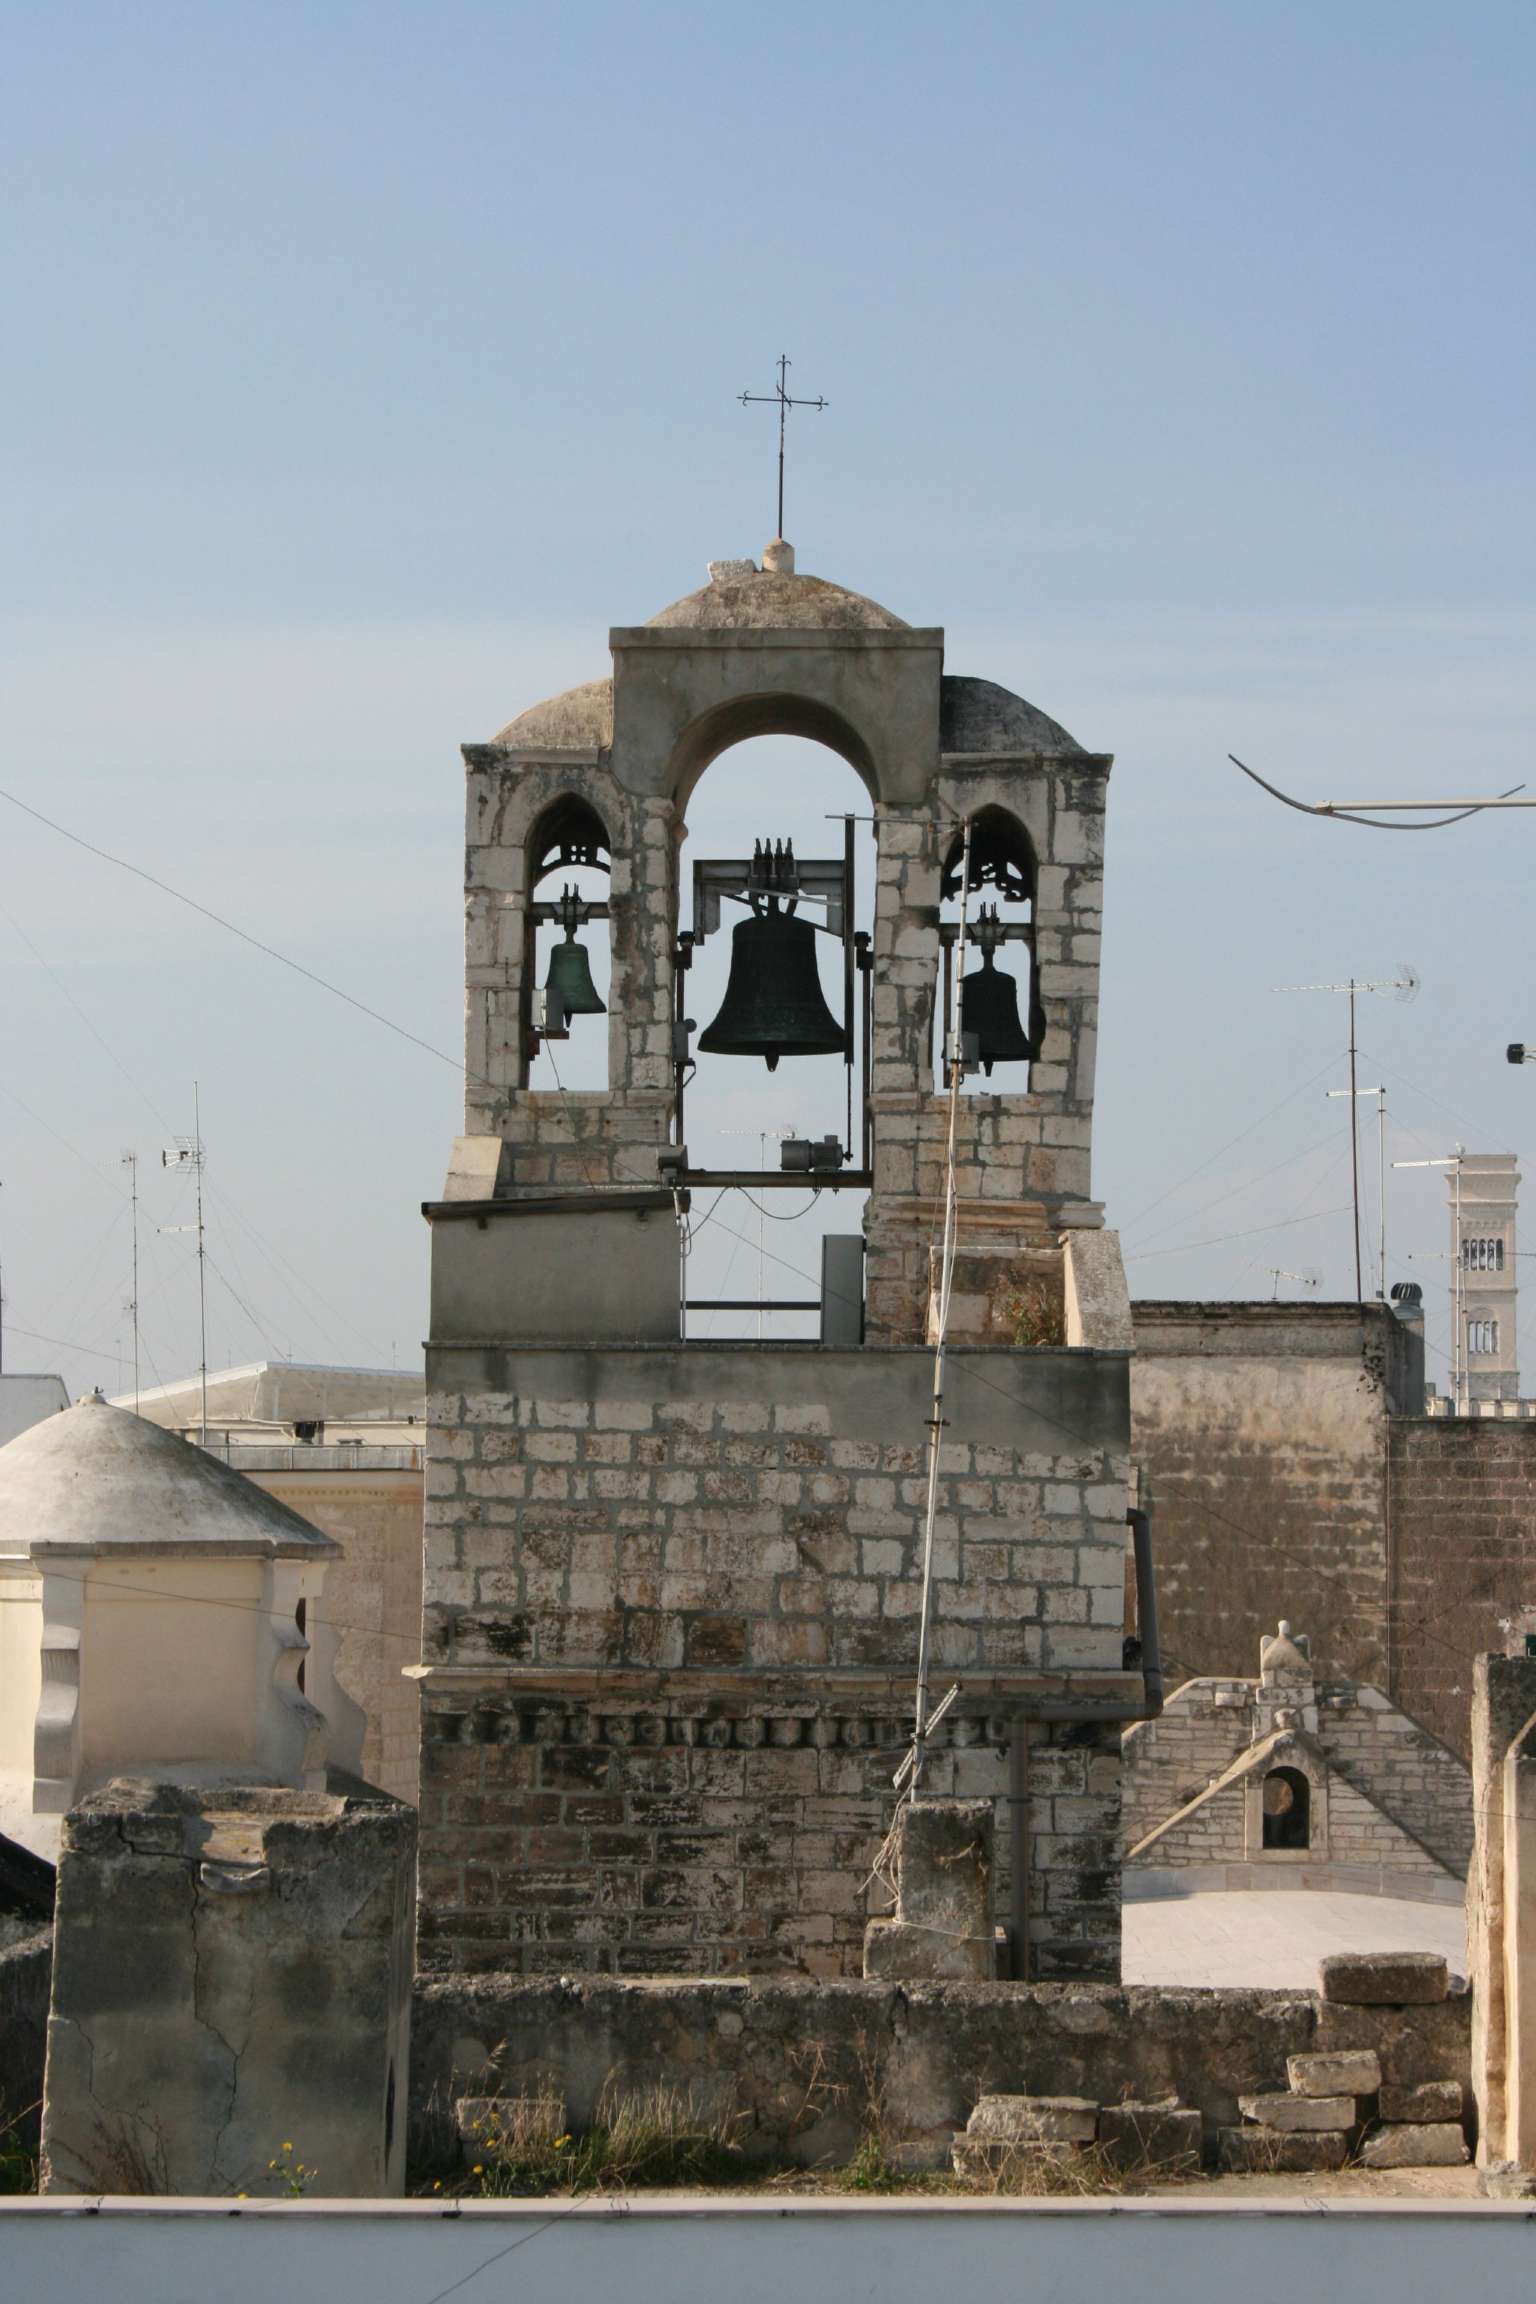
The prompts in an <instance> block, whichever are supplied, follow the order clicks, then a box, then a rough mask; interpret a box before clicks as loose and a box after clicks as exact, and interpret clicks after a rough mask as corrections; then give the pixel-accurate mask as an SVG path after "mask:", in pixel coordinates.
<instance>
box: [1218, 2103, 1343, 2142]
mask: <svg viewBox="0 0 1536 2304" xmlns="http://www.w3.org/2000/svg"><path fill="white" fill-rule="evenodd" d="M1237 2103H1238V2110H1239V2111H1240V2112H1241V2113H1242V2115H1243V2118H1244V2119H1245V2120H1256V2121H1257V2122H1258V2123H1259V2124H1260V2126H1261V2127H1265V2128H1280V2129H1283V2130H1284V2131H1285V2133H1286V2134H1287V2135H1292V2134H1294V2133H1296V2132H1297V2131H1299V2130H1327V2129H1337V2130H1339V2131H1340V2132H1341V2133H1344V2132H1347V2131H1348V2130H1349V2129H1351V2128H1353V2126H1354V2124H1355V2100H1354V2098H1353V2096H1280V2095H1265V2096H1239V2098H1238V2100H1237Z"/></svg>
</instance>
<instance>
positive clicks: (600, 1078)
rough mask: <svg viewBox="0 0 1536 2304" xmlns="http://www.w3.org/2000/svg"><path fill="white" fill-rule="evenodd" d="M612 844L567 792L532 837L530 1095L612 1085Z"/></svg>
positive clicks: (527, 981)
mask: <svg viewBox="0 0 1536 2304" xmlns="http://www.w3.org/2000/svg"><path fill="white" fill-rule="evenodd" d="M609 873H610V843H609V838H608V829H607V826H606V825H605V824H604V823H603V820H602V818H601V817H600V816H599V815H598V813H597V810H596V809H595V808H594V807H593V806H592V805H591V803H590V802H589V801H586V800H583V799H581V798H580V797H579V796H578V795H577V794H575V793H567V794H566V795H565V796H564V797H563V798H561V799H559V800H556V801H555V802H554V803H553V804H552V805H551V806H550V807H548V808H546V809H545V811H544V813H543V815H542V816H541V817H540V818H539V819H538V822H537V823H536V824H535V825H534V827H533V830H532V832H531V833H530V834H529V837H528V851H527V890H528V915H527V937H526V944H525V957H524V996H523V1008H524V1017H525V1024H526V1029H527V1032H528V1036H529V1040H528V1044H529V1047H530V1049H531V1050H532V1051H533V1053H532V1057H531V1061H530V1063H529V1066H528V1085H529V1087H530V1088H536V1089H537V1088H543V1089H556V1090H558V1089H562V1088H564V1089H579V1088H589V1089H590V1088H606V1087H607V1086H608V1085H609V1077H608V989H609V985H610V983H611V981H612V974H613V964H612V936H611V923H610V920H609V916H608V888H609Z"/></svg>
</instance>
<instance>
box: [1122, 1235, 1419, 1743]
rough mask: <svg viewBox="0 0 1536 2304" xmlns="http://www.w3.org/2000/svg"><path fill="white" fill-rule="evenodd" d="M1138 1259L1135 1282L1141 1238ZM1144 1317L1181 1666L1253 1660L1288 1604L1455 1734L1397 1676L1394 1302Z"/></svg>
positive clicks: (1150, 1460)
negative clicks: (1393, 1621) (1392, 1553)
mask: <svg viewBox="0 0 1536 2304" xmlns="http://www.w3.org/2000/svg"><path fill="white" fill-rule="evenodd" d="M1126 1255H1127V1261H1128V1263H1129V1265H1130V1268H1131V1272H1132V1277H1133V1279H1134V1275H1135V1242H1134V1238H1133V1239H1132V1240H1131V1241H1130V1242H1128V1243H1127V1248H1126ZM1132 1318H1133V1322H1134V1326H1135V1334H1136V1353H1135V1358H1134V1359H1133V1361H1132V1364H1131V1420H1132V1431H1133V1435H1134V1444H1135V1456H1136V1462H1137V1465H1138V1467H1139V1469H1140V1475H1141V1487H1142V1495H1143V1498H1145V1499H1148V1500H1149V1501H1150V1503H1151V1506H1152V1511H1153V1517H1154V1535H1155V1544H1156V1553H1157V1567H1158V1608H1159V1613H1160V1616H1161V1624H1162V1637H1163V1649H1164V1660H1165V1663H1166V1664H1167V1666H1168V1669H1169V1673H1170V1676H1171V1677H1172V1678H1174V1679H1177V1678H1178V1677H1179V1676H1181V1675H1188V1676H1196V1675H1201V1676H1216V1677H1233V1676H1240V1675H1242V1674H1244V1673H1248V1672H1251V1671H1252V1669H1253V1660H1254V1658H1255V1656H1256V1655H1257V1653H1258V1643H1259V1640H1260V1637H1261V1636H1262V1635H1263V1634H1264V1633H1265V1632H1267V1631H1270V1630H1272V1629H1273V1627H1274V1624H1275V1622H1276V1620H1277V1619H1278V1618H1279V1617H1281V1616H1285V1617H1289V1618H1290V1619H1291V1620H1292V1621H1293V1622H1294V1623H1297V1624H1300V1625H1304V1626H1305V1627H1306V1629H1307V1631H1308V1632H1309V1633H1310V1634H1311V1636H1312V1644H1313V1651H1314V1653H1315V1654H1316V1655H1317V1656H1319V1657H1326V1658H1327V1660H1328V1665H1329V1668H1330V1670H1331V1671H1333V1672H1334V1673H1336V1674H1337V1675H1338V1677H1339V1678H1341V1679H1343V1678H1349V1679H1351V1680H1356V1681H1368V1682H1371V1683H1373V1684H1375V1685H1377V1686H1380V1687H1388V1686H1391V1688H1392V1692H1393V1693H1394V1694H1395V1695H1396V1696H1397V1697H1398V1699H1399V1701H1401V1702H1403V1703H1404V1704H1405V1706H1406V1708H1407V1710H1408V1711H1410V1712H1411V1713H1413V1714H1414V1716H1415V1717H1416V1718H1422V1719H1424V1720H1425V1722H1426V1724H1427V1725H1428V1726H1430V1727H1431V1728H1433V1729H1435V1730H1436V1732H1437V1733H1439V1734H1441V1735H1442V1736H1444V1734H1445V1731H1444V1729H1443V1727H1442V1726H1441V1724H1440V1722H1439V1720H1438V1719H1437V1718H1436V1717H1435V1716H1434V1715H1433V1714H1432V1713H1427V1712H1425V1711H1424V1710H1423V1708H1422V1707H1421V1706H1420V1705H1419V1704H1417V1703H1416V1702H1415V1701H1414V1700H1413V1697H1412V1695H1411V1694H1410V1692H1409V1690H1408V1688H1407V1687H1406V1685H1404V1686H1403V1687H1401V1688H1399V1687H1397V1686H1396V1684H1395V1683H1391V1682H1389V1679H1388V1664H1389V1649H1390V1648H1391V1647H1392V1645H1393V1643H1392V1640H1391V1639H1390V1638H1389V1629H1388V1618H1389V1595H1390V1589H1391V1587H1390V1576H1389V1566H1388V1556H1387V1427H1388V1422H1389V1419H1390V1417H1391V1415H1392V1413H1393V1410H1394V1407H1395V1406H1397V1405H1398V1404H1399V1384H1400V1376H1401V1360H1402V1355H1403V1352H1404V1341H1403V1335H1402V1331H1401V1329H1400V1326H1399V1324H1398V1323H1397V1322H1396V1321H1395V1320H1394V1318H1393V1316H1392V1314H1391V1313H1390V1312H1388V1311H1386V1310H1378V1309H1376V1308H1375V1307H1358V1306H1354V1305H1306V1306H1300V1307H1297V1306H1292V1305H1285V1304H1281V1305H1275V1306H1271V1305H1268V1304H1261V1305H1250V1304H1171V1303H1156V1304H1149V1303H1144V1302H1143V1303H1133V1305H1132ZM1447 1740H1449V1739H1447Z"/></svg>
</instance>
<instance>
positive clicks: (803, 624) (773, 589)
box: [647, 560, 912, 632]
mask: <svg viewBox="0 0 1536 2304" xmlns="http://www.w3.org/2000/svg"><path fill="white" fill-rule="evenodd" d="M911 629H912V627H911V626H910V625H909V624H908V623H906V622H905V621H904V619H903V618H902V617H900V616H893V615H892V614H891V611H890V610H889V608H882V607H881V605H880V603H879V601H878V600H867V599H866V598H865V596H864V594H863V593H862V592H849V591H847V590H846V589H845V588H844V587H843V586H842V585H841V584H829V583H828V582H827V581H826V579H825V577H822V576H797V575H795V573H794V571H793V569H782V568H778V569H767V568H758V567H756V566H755V565H754V564H753V562H752V561H750V560H717V561H716V562H715V563H714V565H713V566H712V568H711V570H710V580H709V582H708V583H707V584H704V585H701V586H700V588H699V590H698V591H697V592H690V593H688V594H687V595H686V597H685V598H683V599H681V600H674V601H673V603H672V605H671V607H670V608H663V609H662V611H661V614H660V615H659V616H653V617H652V618H651V619H650V622H649V624H648V626H647V630H648V631H652V632H767V631H780V632H909V631H910V630H911Z"/></svg>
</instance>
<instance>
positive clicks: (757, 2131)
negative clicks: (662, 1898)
mask: <svg viewBox="0 0 1536 2304" xmlns="http://www.w3.org/2000/svg"><path fill="white" fill-rule="evenodd" d="M1470 2017H1471V1995H1470V1994H1469V1992H1468V1991H1467V1990H1466V1989H1465V1987H1463V1988H1462V1989H1461V1990H1459V1991H1456V1992H1453V1993H1452V1995H1451V1997H1450V1998H1449V1999H1447V2000H1444V2001H1441V2002H1440V2003H1438V2004H1437V2005H1434V2006H1429V2007H1421V2008H1355V2007H1345V2006H1340V2005H1335V2004H1332V2003H1325V2002H1323V2001H1321V2000H1319V1999H1318V1997H1317V1996H1316V1994H1314V1993H1310V1992H1170V1991H1164V1990H1158V1989H1151V1988H1138V1987H1134V1986H1130V1987H1119V1986H1114V1985H1107V1984H1097V1985H1095V1984H1036V1985H997V1984H933V1985H915V1984H913V1985H905V1986H891V1985H888V1984H859V1983H851V1982H841V1981H839V1982H831V1983H814V1982H800V1981H784V1982H779V1981H776V1980H775V1981H770V1980H767V1979H764V1980H761V1981H759V1980H756V1979H745V1978H744V1979H742V1980H740V1981H737V1980H735V1979H724V1978H720V1979H709V1980H689V1981H683V1980H677V1981H670V1980H669V1981H663V1982H653V1983H641V1982H635V1983H625V1982H620V1981H618V1980H617V1979H609V1978H601V1977H585V1978H580V1979H577V1978H572V1977H566V1978H563V1979H561V1980H560V1981H558V1982H556V1981H553V1980H551V1981H547V1982H542V1981H541V1982H534V1981H532V1980H529V1981H526V1982H523V1981H518V1980H515V1979H511V1978H492V1977H484V1976H474V1977H469V1976H453V1977H440V1978H435V1979H432V1980H423V1981H422V1982H420V1983H418V1986H417V1992H416V2005H415V2021H414V2029H413V2032H412V2039H411V2086H412V2100H413V2111H414V2118H413V2130H414V2132H413V2138H412V2147H413V2149H412V2158H413V2162H414V2164H415V2166H416V2167H417V2168H418V2169H420V2168H424V2167H427V2166H430V2165H433V2164H435V2163H436V2161H437V2160H439V2159H442V2158H446V2157H448V2156H449V2154H450V2150H451V2128H450V2115H451V2109H452V2101H453V2098H454V2096H455V2095H456V2094H462V2093H465V2092H466V2091H465V2086H464V2083H465V2082H466V2081H474V2082H475V2083H476V2084H477V2087H483V2086H484V2085H485V2077H486V2068H487V2067H488V2066H489V2067H490V2071H491V2074H492V2075H493V2077H492V2080H491V2087H492V2089H493V2090H499V2091H500V2092H501V2093H503V2094H507V2095H515V2094H517V2093H519V2092H520V2091H522V2090H524V2089H528V2088H532V2087H534V2086H537V2085H547V2084H549V2083H551V2082H552V2083H553V2084H554V2085H555V2086H557V2087H558V2088H559V2089H560V2090H561V2091H562V2092H563V2094H564V2097H565V2103H566V2111H567V2115H568V2117H569V2119H570V2121H571V2122H572V2124H573V2125H575V2126H579V2125H581V2124H582V2123H583V2122H585V2121H588V2120H590V2119H591V2117H592V2114H593V2111H594V2109H595V2107H596V2104H597V2100H598V2097H599V2095H600V2094H601V2092H602V2090H603V2087H604V2085H605V2084H606V2083H608V2082H610V2081H611V2082H612V2083H613V2084H614V2085H615V2086H618V2087H623V2088H641V2087H649V2086H652V2085H654V2084H656V2083H658V2082H661V2083H664V2084H667V2085H670V2086H673V2087H676V2088H679V2089H692V2090H693V2091H694V2092H695V2094H696V2096H697V2097H698V2098H699V2099H700V2100H701V2101H704V2102H707V2103H709V2104H711V2105H715V2106H719V2107H721V2108H730V2109H733V2110H735V2111H738V2112H741V2113H744V2114H745V2115H746V2116H747V2121H748V2126H747V2128H746V2131H745V2134H744V2138H743V2141H744V2143H745V2144H746V2147H747V2149H748V2150H749V2151H752V2152H754V2153H756V2154H760V2155H761V2156H763V2157H764V2158H769V2157H774V2156H778V2155H785V2156H787V2157H789V2158H791V2159H793V2160H796V2161H798V2162H800V2163H801V2164H803V2165H807V2166H809V2165H813V2164H815V2163H817V2162H819V2161H828V2162H833V2163H835V2162H837V2161H840V2160H843V2159H846V2158H847V2157H848V2156H849V2154H850V2153H851V2152H852V2150H853V2149H854V2147H855V2145H856V2144H857V2142H858V2139H859V2136H860V2134H861V2133H862V2132H863V2131H864V2130H865V2129H867V2128H868V2127H870V2126H871V2125H872V2124H873V2121H874V2120H875V2118H876V2117H877V2116H878V2117H879V2118H880V2119H881V2120H882V2121H883V2122H884V2123H885V2125H886V2128H887V2131H888V2132H889V2133H892V2134H894V2135H895V2136H897V2137H900V2138H902V2139H904V2140H906V2141H908V2142H911V2143H914V2144H930V2145H940V2144H942V2145H944V2146H947V2144H948V2142H949V2139H950V2136H951V2135H952V2133H953V2131H954V2130H955V2129H957V2128H961V2127H963V2126H964V2125H965V2122H966V2120H967V2119H968V2118H969V2116H970V2113H971V2110H972V2108H973V2106H974V2105H975V2102H976V2099H977V2097H978V2096H980V2095H983V2094H986V2093H989V2092H992V2091H1022V2092H1024V2093H1026V2094H1039V2095H1069V2096H1089V2097H1093V2098H1094V2099H1096V2100H1097V2101H1098V2102H1100V2103H1109V2104H1113V2103H1118V2102H1120V2101H1121V2100H1122V2099H1126V2098H1130V2099H1135V2100H1139V2101H1143V2102H1145V2101H1149V2100H1155V2099H1157V2098H1159V2097H1166V2096H1177V2097H1178V2098H1180V2100H1181V2101H1182V2102H1183V2103H1185V2104H1190V2105H1194V2106H1197V2107H1198V2109H1199V2110H1200V2112H1201V2113H1202V2115H1203V2116H1204V2119H1205V2123H1206V2127H1207V2130H1208V2131H1210V2130H1212V2129H1214V2128H1217V2127H1226V2126H1235V2125H1237V2123H1238V2121H1239V2118H1240V2114H1239V2110H1238V2102H1237V2099H1238V2097H1239V2096H1240V2095H1248V2094H1256V2093H1260V2092H1262V2091H1264V2090H1266V2089H1283V2088H1284V2087H1285V2085H1286V2058H1287V2057H1288V2056H1295V2055H1299V2054H1303V2053H1305V2052H1307V2051H1309V2050H1313V2049H1331V2048H1356V2047H1371V2048H1375V2049H1376V2050H1377V2052H1378V2054H1379V2055H1380V2058H1381V2068H1382V2074H1383V2077H1384V2078H1385V2079H1386V2080H1388V2081H1391V2082H1392V2083H1394V2084H1396V2085H1401V2086H1409V2087H1411V2086H1416V2085H1417V2084H1418V2083H1419V2082H1420V2081H1423V2080H1429V2079H1437V2080H1438V2079H1456V2080H1459V2081H1460V2082H1461V2083H1462V2086H1463V2088H1464V2089H1465V2088H1466V2086H1467V2083H1468V2081H1469V2078H1470V2058H1469V2043H1470Z"/></svg>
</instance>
